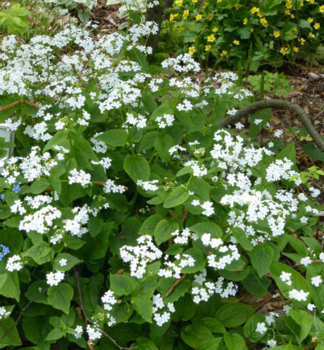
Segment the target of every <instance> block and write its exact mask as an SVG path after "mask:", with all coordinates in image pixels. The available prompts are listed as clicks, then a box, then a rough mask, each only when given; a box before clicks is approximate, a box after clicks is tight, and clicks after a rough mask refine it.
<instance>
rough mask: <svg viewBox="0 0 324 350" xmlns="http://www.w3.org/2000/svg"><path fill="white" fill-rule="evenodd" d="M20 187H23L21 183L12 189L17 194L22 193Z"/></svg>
mask: <svg viewBox="0 0 324 350" xmlns="http://www.w3.org/2000/svg"><path fill="white" fill-rule="evenodd" d="M20 185H21V182H18V184H17V185H13V187H12V190H13V191H14V192H15V193H16V194H17V193H19V192H20V191H21V188H20Z"/></svg>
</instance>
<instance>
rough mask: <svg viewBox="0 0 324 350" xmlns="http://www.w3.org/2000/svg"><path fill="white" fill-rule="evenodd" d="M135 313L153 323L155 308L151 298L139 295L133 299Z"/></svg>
mask: <svg viewBox="0 0 324 350" xmlns="http://www.w3.org/2000/svg"><path fill="white" fill-rule="evenodd" d="M131 303H132V305H133V307H134V309H135V311H136V312H137V313H138V314H139V315H140V316H141V317H142V318H143V319H144V320H145V321H146V322H149V323H152V315H153V306H152V301H151V299H150V298H148V297H146V296H143V295H139V296H135V297H133V298H132V299H131Z"/></svg>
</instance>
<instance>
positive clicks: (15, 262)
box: [6, 255, 23, 272]
mask: <svg viewBox="0 0 324 350" xmlns="http://www.w3.org/2000/svg"><path fill="white" fill-rule="evenodd" d="M22 268H23V264H22V261H21V257H20V256H19V255H14V256H12V257H10V258H9V259H8V261H7V265H6V270H7V271H9V272H13V271H20V270H21V269H22Z"/></svg>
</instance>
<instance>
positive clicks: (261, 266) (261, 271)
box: [251, 245, 274, 278]
mask: <svg viewBox="0 0 324 350" xmlns="http://www.w3.org/2000/svg"><path fill="white" fill-rule="evenodd" d="M273 256H274V253H273V249H272V248H271V246H269V245H258V246H256V247H254V248H253V250H252V253H251V262H252V266H253V267H254V268H255V269H256V271H257V272H258V275H259V277H260V278H261V277H262V276H264V275H265V274H266V272H267V271H268V270H269V268H270V265H271V263H272V260H273Z"/></svg>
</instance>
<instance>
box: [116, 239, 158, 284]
mask: <svg viewBox="0 0 324 350" xmlns="http://www.w3.org/2000/svg"><path fill="white" fill-rule="evenodd" d="M137 243H138V246H135V247H132V246H127V245H125V246H123V247H121V248H120V257H121V258H122V260H123V261H124V262H125V263H130V269H131V276H133V277H136V278H139V279H140V278H143V276H144V274H145V272H146V265H147V264H148V263H150V262H152V261H155V260H158V259H160V258H161V257H162V252H161V251H160V250H159V249H158V248H157V247H156V246H155V244H154V243H153V240H152V237H151V236H148V235H146V236H141V237H139V238H138V239H137Z"/></svg>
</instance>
